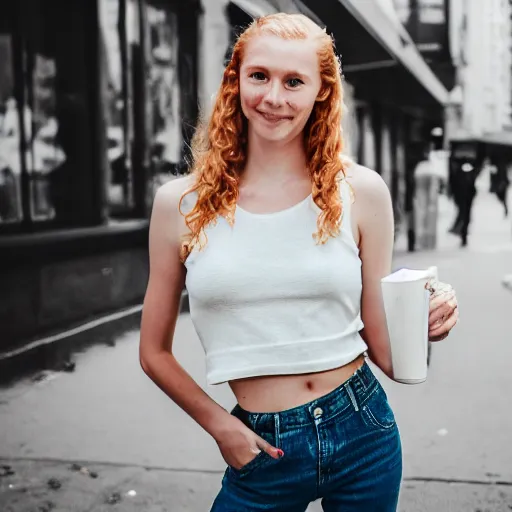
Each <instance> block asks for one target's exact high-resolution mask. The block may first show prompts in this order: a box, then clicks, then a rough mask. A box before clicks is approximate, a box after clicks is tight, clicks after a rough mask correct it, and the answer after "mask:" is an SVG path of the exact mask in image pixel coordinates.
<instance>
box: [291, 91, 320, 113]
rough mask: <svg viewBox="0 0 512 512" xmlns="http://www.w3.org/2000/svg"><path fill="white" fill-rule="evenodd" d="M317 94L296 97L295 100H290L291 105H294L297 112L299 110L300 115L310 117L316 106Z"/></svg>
mask: <svg viewBox="0 0 512 512" xmlns="http://www.w3.org/2000/svg"><path fill="white" fill-rule="evenodd" d="M315 100H316V96H313V95H311V94H307V95H304V96H302V97H300V98H299V97H295V98H293V100H291V101H290V102H289V105H290V107H292V108H293V109H294V110H295V111H296V112H299V113H300V114H299V115H300V117H301V118H302V117H305V118H309V116H310V115H311V112H312V111H313V108H314V107H315Z"/></svg>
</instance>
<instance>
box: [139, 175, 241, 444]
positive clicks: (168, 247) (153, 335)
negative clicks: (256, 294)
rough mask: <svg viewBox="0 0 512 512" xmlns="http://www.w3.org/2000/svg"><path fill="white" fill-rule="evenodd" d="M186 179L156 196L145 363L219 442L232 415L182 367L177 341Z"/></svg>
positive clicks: (161, 385) (144, 326)
mask: <svg viewBox="0 0 512 512" xmlns="http://www.w3.org/2000/svg"><path fill="white" fill-rule="evenodd" d="M185 188H186V183H185V182H184V180H176V181H173V182H170V183H167V184H166V185H164V186H162V187H161V188H160V189H159V190H158V192H157V194H156V197H155V201H154V205H153V212H152V216H151V224H150V231H149V259H150V274H149V283H148V287H147V290H146V296H145V298H144V307H143V311H142V322H141V334H140V349H139V358H140V364H141V366H142V369H143V370H144V372H145V373H146V374H147V375H148V376H149V377H150V379H151V380H153V381H154V382H155V384H156V385H157V386H158V387H159V388H160V389H161V390H162V391H163V392H164V393H165V394H166V395H168V396H169V397H170V398H171V399H172V400H173V401H174V402H175V403H176V404H178V406H180V407H181V408H182V409H183V410H184V411H185V412H186V413H187V414H189V415H190V416H191V417H192V418H193V419H194V420H195V421H196V422H197V423H198V424H199V425H201V427H202V428H203V429H204V430H206V431H207V432H208V433H209V434H211V435H212V436H214V437H215V434H216V429H218V428H221V427H222V424H223V420H225V419H226V417H227V416H229V417H231V415H230V414H229V413H228V412H227V411H226V410H225V409H223V408H222V407H221V406H220V405H219V404H217V403H216V402H215V401H214V400H212V399H211V398H210V397H209V396H208V395H207V394H206V393H205V392H204V391H203V390H202V388H201V387H200V386H199V385H198V384H197V383H196V382H195V381H194V380H193V379H192V377H191V376H190V375H189V374H188V373H187V372H186V371H185V370H184V369H183V367H182V366H181V365H180V364H179V363H178V361H177V360H176V359H175V357H174V355H173V353H172V341H173V335H174V330H175V327H176V321H177V317H178V313H179V303H180V297H181V292H182V290H183V286H184V281H185V268H184V265H183V264H182V263H181V261H180V259H179V242H180V234H181V232H182V230H183V227H182V226H183V220H182V218H181V214H180V213H179V211H178V203H179V199H180V197H181V194H182V192H183V190H184V189H185Z"/></svg>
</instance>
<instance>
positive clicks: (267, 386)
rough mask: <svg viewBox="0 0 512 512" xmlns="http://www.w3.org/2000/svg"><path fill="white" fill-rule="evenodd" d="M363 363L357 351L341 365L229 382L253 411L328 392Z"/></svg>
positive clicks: (280, 407)
mask: <svg viewBox="0 0 512 512" xmlns="http://www.w3.org/2000/svg"><path fill="white" fill-rule="evenodd" d="M364 365H365V355H364V354H360V355H358V356H357V357H355V359H352V360H351V361H349V362H348V363H346V364H344V365H343V366H338V367H335V368H332V369H328V370H325V371H319V372H315V373H309V374H295V375H276V376H261V377H256V378H250V379H241V380H236V381H231V382H230V387H231V389H232V391H233V393H234V394H235V396H236V398H237V402H238V406H239V407H240V408H242V409H245V410H247V411H251V412H254V413H260V412H261V411H264V412H278V411H284V410H287V409H290V408H293V407H299V406H302V405H303V404H307V403H308V402H310V401H312V400H317V399H319V398H321V397H323V396H325V395H328V394H329V393H331V392H332V391H333V390H334V389H336V388H338V387H339V386H340V385H343V384H344V383H345V382H347V381H348V380H349V379H350V378H351V377H352V376H353V375H354V374H355V373H356V372H357V371H358V370H359V369H361V368H362V367H363V366H364Z"/></svg>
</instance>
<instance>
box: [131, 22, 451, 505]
mask: <svg viewBox="0 0 512 512" xmlns="http://www.w3.org/2000/svg"><path fill="white" fill-rule="evenodd" d="M341 107H342V85H341V74H340V67H339V62H338V60H337V58H336V56H335V53H334V48H333V42H332V40H331V38H330V37H329V36H328V35H327V34H326V33H325V32H324V31H323V30H321V29H320V28H319V27H318V26H317V25H315V24H314V23H313V22H312V21H310V20H309V19H308V18H306V17H304V16H302V15H285V14H276V15H271V16H267V17H263V18H260V19H259V20H257V21H256V22H254V23H253V24H252V25H251V26H250V27H249V28H248V29H247V30H246V31H245V32H244V33H243V34H242V35H241V36H240V38H239V40H238V42H237V43H236V45H235V47H234V51H233V56H232V58H231V61H230V63H229V65H228V66H227V68H226V70H225V73H224V77H223V81H222V84H221V88H220V91H219V94H218V96H217V99H216V102H215V105H214V108H213V112H212V115H211V119H210V122H209V125H208V126H206V128H205V130H203V131H202V132H201V131H199V132H198V136H197V139H196V140H195V142H194V146H195V163H194V169H193V173H192V175H191V176H190V177H187V178H184V179H179V180H175V181H173V182H171V183H168V184H166V185H165V186H163V187H161V188H160V189H159V191H158V193H157V195H156V198H155V204H154V209H153V214H152V220H151V228H150V263H151V272H150V279H149V285H148V289H147V294H146V298H145V301H144V310H143V317H142V327H141V344H140V361H141V365H142V368H143V369H144V371H145V372H146V373H147V374H148V376H149V377H150V378H151V379H152V380H153V381H154V382H155V383H156V384H157V385H158V386H159V387H160V388H161V389H162V390H163V391H164V392H165V393H166V394H167V395H168V396H169V397H170V398H171V399H172V400H174V401H175V402H176V403H177V404H178V405H179V406H180V407H182V408H183V409H184V410H185V411H186V412H187V413H188V414H189V415H190V416H191V417H192V418H193V419H194V420H195V421H197V422H198V423H199V425H201V426H202V427H203V428H204V429H205V430H206V431H207V432H208V433H209V434H210V435H212V436H213V438H214V439H215V441H216V442H217V444H218V446H219V449H220V451H221V453H222V456H223V458H224V460H225V461H226V463H227V464H228V469H227V470H226V473H225V476H224V479H223V484H222V489H221V491H220V493H219V495H218V496H217V499H216V500H215V503H214V505H213V508H212V510H214V511H236V512H241V511H253V510H274V511H283V512H284V511H290V512H292V511H293V512H298V511H303V510H305V509H306V508H307V506H308V503H309V502H311V501H313V500H315V499H317V498H319V497H323V507H324V510H328V511H338V510H343V511H346V512H349V511H355V510H357V511H359V512H360V511H365V510H368V511H370V510H371V511H373V512H375V511H392V510H395V509H396V503H397V497H398V491H399V486H400V479H401V448H400V438H399V434H398V430H397V427H396V424H395V421H394V417H393V413H392V411H391V409H390V408H389V405H388V403H387V399H386V395H385V393H384V391H383V389H382V387H381V386H380V384H379V383H378V381H377V380H376V378H375V377H374V376H373V375H372V373H371V371H370V369H369V367H368V365H367V364H366V363H365V354H366V353H368V355H369V357H370V358H371V360H372V361H373V362H374V363H375V364H376V365H377V366H378V367H379V368H381V369H382V370H383V372H384V373H385V374H386V375H388V376H389V377H390V378H392V377H393V375H392V367H391V357H390V349H389V340H388V337H387V336H388V335H387V327H386V323H385V316H384V310H383V305H382V298H381V291H380V279H381V278H382V277H383V276H385V275H386V274H388V273H389V272H390V266H391V257H392V249H393V213H392V205H391V200H390V195H389V191H388V188H387V187H386V185H385V184H384V182H383V181H382V179H381V178H380V177H379V176H378V175H377V174H376V173H375V172H373V171H370V170H368V169H365V168H363V167H360V166H356V165H351V164H349V163H347V162H346V161H344V160H343V159H342V158H341V156H340V155H341V152H342V149H343V148H342V134H341V131H340V123H341ZM201 133H202V134H203V137H201ZM353 197H354V198H355V201H354V202H353V204H351V202H352V198H353ZM185 282H186V286H187V289H188V293H189V299H190V311H191V317H192V320H193V321H194V325H195V328H196V331H197V333H198V335H199V337H200V339H201V341H202V343H203V345H204V348H205V351H206V361H207V377H208V383H209V384H218V383H221V382H229V385H230V387H231V389H232V390H233V393H234V394H235V396H236V399H237V402H238V404H237V406H236V407H235V409H234V410H233V411H232V413H231V414H230V413H229V412H227V411H226V410H224V409H223V408H222V407H221V406H220V405H218V404H217V403H215V402H214V401H213V400H212V399H211V398H210V397H209V396H208V395H207V394H206V393H205V392H203V391H202V389H201V388H200V387H199V386H198V385H197V384H196V383H195V382H194V381H193V380H192V378H191V377H190V376H189V375H188V374H187V373H186V372H185V371H184V370H183V368H182V367H181V366H180V365H179V363H178V362H177V361H176V359H175V358H174V356H173V355H172V351H171V349H170V348H169V342H168V340H169V337H171V336H172V333H173V332H174V327H175V323H176V318H177V314H178V305H179V301H180V295H181V291H182V288H183V285H184V284H185ZM437 300H438V302H439V304H437V305H438V306H439V307H435V306H436V305H434V304H432V305H431V311H432V313H431V315H430V323H431V328H430V338H431V339H432V340H437V339H441V338H443V337H445V336H446V335H447V333H448V332H449V331H450V329H451V328H452V327H453V325H454V324H455V322H456V321H457V312H456V311H455V308H456V302H455V296H454V294H451V295H449V296H448V297H446V298H445V299H442V300H440V301H439V299H437Z"/></svg>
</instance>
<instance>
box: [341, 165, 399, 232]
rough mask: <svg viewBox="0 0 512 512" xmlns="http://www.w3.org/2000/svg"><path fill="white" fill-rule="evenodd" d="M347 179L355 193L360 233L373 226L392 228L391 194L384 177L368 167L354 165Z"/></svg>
mask: <svg viewBox="0 0 512 512" xmlns="http://www.w3.org/2000/svg"><path fill="white" fill-rule="evenodd" d="M346 179H347V181H348V182H349V183H350V184H351V185H352V189H353V191H354V204H353V206H352V210H353V212H354V213H353V216H354V220H355V224H356V225H357V227H358V228H359V231H360V232H362V231H364V230H366V229H367V228H371V227H372V226H373V225H380V226H381V227H383V226H386V227H387V226H392V225H393V205H392V201H391V193H390V191H389V188H388V186H387V184H386V182H385V181H384V180H383V179H382V177H381V176H380V175H379V174H378V173H377V172H375V171H373V170H371V169H369V168H368V167H364V166H363V165H357V164H352V165H351V166H350V167H349V168H348V170H347V172H346Z"/></svg>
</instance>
